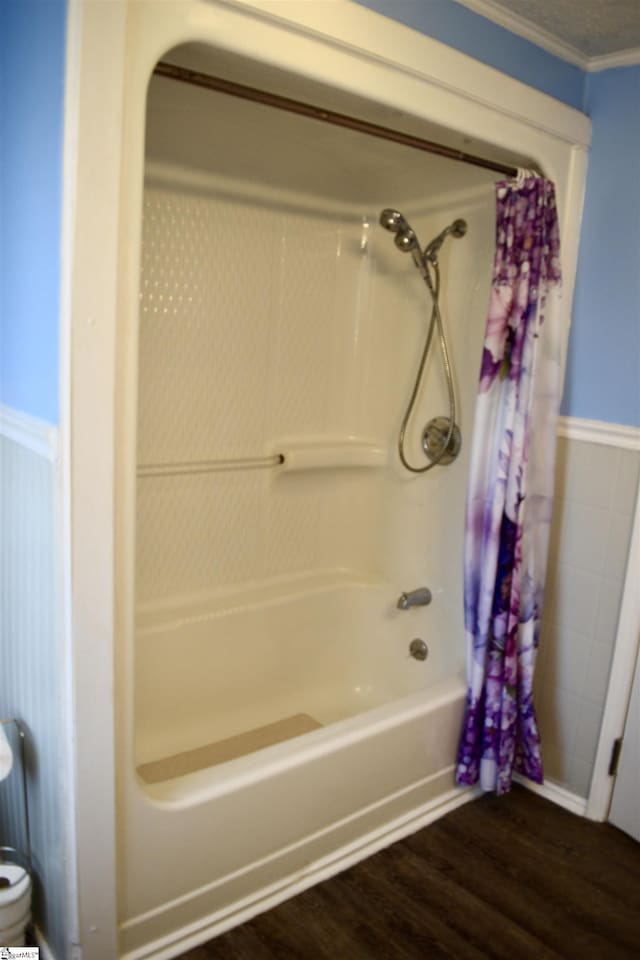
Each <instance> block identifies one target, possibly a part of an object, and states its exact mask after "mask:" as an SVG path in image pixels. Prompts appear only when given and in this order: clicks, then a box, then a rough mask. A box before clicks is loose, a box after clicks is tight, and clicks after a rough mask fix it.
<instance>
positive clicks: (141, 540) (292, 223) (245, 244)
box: [137, 185, 376, 602]
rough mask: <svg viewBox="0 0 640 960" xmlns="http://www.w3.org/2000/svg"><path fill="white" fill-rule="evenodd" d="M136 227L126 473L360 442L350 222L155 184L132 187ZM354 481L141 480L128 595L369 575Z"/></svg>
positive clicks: (359, 270) (362, 504)
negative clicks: (137, 270) (137, 201)
mask: <svg viewBox="0 0 640 960" xmlns="http://www.w3.org/2000/svg"><path fill="white" fill-rule="evenodd" d="M236 193H237V191H236ZM143 231H144V232H143V252H142V279H141V294H140V301H141V311H140V377H139V381H140V386H139V421H138V457H139V462H140V463H141V464H149V463H168V462H174V461H180V462H184V461H187V462H191V461H199V460H210V459H229V458H236V457H260V456H264V455H269V454H273V453H278V452H280V451H281V449H282V448H283V445H284V446H286V443H287V442H288V441H290V440H292V439H293V440H295V441H306V442H309V441H314V440H318V439H323V438H328V437H329V438H334V437H343V436H345V435H349V434H358V433H359V431H360V430H361V426H362V423H361V419H362V418H361V416H360V413H359V410H360V408H361V405H360V404H359V399H360V391H361V389H362V387H361V378H360V373H359V371H360V369H361V367H362V358H361V356H360V354H361V345H360V325H361V323H362V315H363V313H364V312H365V307H366V304H367V297H368V290H369V288H368V282H369V281H368V277H369V264H368V257H367V252H366V245H365V246H363V244H362V242H361V233H362V226H361V224H360V223H359V222H358V221H355V222H354V221H351V222H350V221H348V220H344V219H340V218H337V217H334V218H331V217H330V216H323V215H320V214H316V213H313V212H308V211H305V212H303V211H302V210H300V212H296V211H295V210H293V209H291V208H290V207H289V208H284V207H279V206H277V205H275V204H273V202H271V204H270V203H268V202H267V199H265V200H264V202H261V203H251V204H249V203H246V204H241V203H239V202H238V201H237V200H236V199H233V198H229V197H228V196H226V197H225V196H224V195H220V194H219V195H216V196H211V195H206V194H203V193H202V192H200V193H197V192H195V191H193V190H185V189H179V188H177V187H176V186H175V185H173V186H171V187H169V186H167V185H164V186H163V187H157V186H156V187H152V188H149V189H148V190H147V192H146V196H145V210H144V222H143ZM283 452H286V450H284V451H283ZM363 478H364V482H362V481H363ZM359 480H360V483H359V486H358V492H357V493H356V494H355V496H354V489H353V487H354V482H353V477H352V476H351V475H350V472H349V471H335V470H323V471H307V472H304V473H301V474H295V475H293V474H292V475H284V474H282V475H278V473H277V470H274V469H273V468H271V469H266V470H264V469H263V470H234V471H233V472H230V473H208V474H201V475H198V476H179V477H152V478H144V479H140V480H139V482H138V521H137V593H138V600H139V601H142V602H149V601H153V600H154V599H157V598H160V597H162V598H165V597H167V596H185V595H189V594H199V593H202V592H206V591H208V590H211V589H215V588H217V587H220V586H224V585H225V584H231V583H238V582H245V581H254V580H259V579H262V578H265V577H270V576H274V575H283V574H287V573H293V572H296V573H298V572H301V571H313V570H325V569H335V568H349V569H354V568H355V569H362V568H365V569H369V568H370V567H371V562H370V560H369V559H368V558H369V557H370V556H371V553H372V536H373V535H372V532H371V522H370V518H371V515H372V512H373V510H374V509H375V496H376V495H375V481H373V480H372V479H371V478H368V477H365V476H364V474H363V473H362V472H360V473H359Z"/></svg>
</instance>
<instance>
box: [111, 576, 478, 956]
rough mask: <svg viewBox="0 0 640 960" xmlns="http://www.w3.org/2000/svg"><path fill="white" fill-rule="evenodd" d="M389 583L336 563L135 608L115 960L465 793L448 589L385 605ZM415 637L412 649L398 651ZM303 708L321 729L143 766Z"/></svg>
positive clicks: (171, 937) (203, 933)
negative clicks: (219, 758) (422, 651)
mask: <svg viewBox="0 0 640 960" xmlns="http://www.w3.org/2000/svg"><path fill="white" fill-rule="evenodd" d="M399 593H400V589H399V587H398V586H396V585H395V584H389V583H381V582H377V583H376V582H367V581H363V580H361V579H360V580H358V579H355V578H353V577H350V576H349V574H348V573H342V574H341V575H340V576H339V577H338V576H337V575H336V573H335V572H333V573H332V574H331V575H328V574H327V575H326V576H324V577H321V576H317V575H316V576H314V577H304V576H300V577H298V578H294V579H293V580H292V581H290V582H289V583H287V584H284V583H283V582H281V581H279V582H276V583H273V584H270V585H269V587H266V586H263V587H262V589H256V591H255V592H254V593H252V592H251V591H250V590H247V589H246V588H244V589H243V591H242V593H240V592H239V591H238V593H237V594H236V595H235V596H233V595H229V594H227V595H226V596H224V597H222V596H220V597H217V598H216V600H215V602H214V601H212V600H211V598H209V599H208V600H207V602H206V603H205V602H203V603H202V604H201V605H200V607H198V606H197V605H195V604H193V603H192V604H191V605H190V608H189V610H188V611H186V610H185V609H176V608H175V607H168V606H167V607H164V608H159V609H158V608H157V609H154V610H146V611H141V613H140V615H139V623H138V642H137V647H138V655H137V661H136V676H137V677H138V678H139V682H138V684H137V686H136V697H135V709H136V729H137V737H136V745H135V762H136V769H137V771H138V772H137V774H136V783H135V791H134V795H133V796H132V798H131V801H130V806H131V808H132V812H133V816H132V818H131V819H130V821H129V824H130V826H129V831H128V834H127V843H126V846H124V845H123V850H122V858H123V863H122V866H123V868H124V869H123V871H122V881H121V897H122V900H121V910H122V912H123V913H124V914H125V919H124V922H123V923H122V924H121V928H120V935H121V945H122V951H123V954H124V956H125V957H127V958H130V960H133V958H142V957H170V956H173V955H175V954H177V953H179V952H181V951H183V950H185V949H187V948H188V947H189V946H191V945H195V944H197V943H200V942H203V941H204V940H206V939H208V938H209V937H211V936H214V935H216V934H219V933H221V932H223V931H224V930H225V929H228V928H229V927H231V926H234V925H235V924H237V923H240V922H242V921H243V920H245V919H247V918H249V917H251V916H253V915H254V914H256V913H258V912H260V911H262V910H265V909H267V908H269V907H270V906H272V905H274V904H275V903H278V902H279V901H281V900H282V899H285V898H287V897H289V896H291V895H293V894H295V893H296V892H299V891H300V890H303V889H305V888H306V887H307V886H310V885H311V884H313V883H316V882H318V881H319V880H322V879H323V878H326V877H327V876H330V875H332V874H333V873H335V872H338V871H339V870H342V869H344V868H345V867H347V866H349V865H350V864H352V863H354V862H356V861H357V860H359V859H361V858H362V857H364V856H367V855H369V854H371V853H373V852H374V851H375V850H377V849H380V848H381V847H383V846H385V845H387V844H389V843H391V842H393V841H394V840H395V839H398V838H400V837H401V836H403V835H406V834H408V833H410V832H413V831H414V830H416V829H418V828H419V827H420V826H422V825H425V824H427V823H428V822H430V820H432V819H433V818H435V817H436V816H438V815H440V814H441V813H442V812H443V810H448V809H451V808H453V807H454V806H456V805H457V804H458V803H461V802H464V801H465V800H466V799H469V798H470V796H471V795H472V794H471V793H470V791H465V790H460V789H458V788H455V787H454V782H453V760H454V757H455V753H456V747H457V737H458V732H459V729H460V723H461V719H462V709H463V703H464V695H465V684H464V680H463V677H462V673H461V663H460V662H459V653H458V652H457V651H459V645H458V644H452V643H451V642H450V640H449V637H450V636H451V631H450V625H449V628H448V627H447V623H446V619H447V604H446V595H445V594H444V592H440V593H439V592H437V591H436V593H435V596H434V600H433V601H432V603H431V604H430V605H429V606H428V607H424V608H412V609H409V610H399V609H398V608H397V606H396V603H397V599H398V596H399ZM415 637H420V638H422V639H423V640H424V641H425V642H426V643H427V645H428V649H429V655H428V657H427V659H426V660H425V661H418V660H415V659H414V658H412V657H411V656H410V655H409V650H408V647H409V643H410V641H411V640H412V639H414V638H415ZM300 639H302V642H299V641H300ZM176 651H179V653H177V652H176ZM301 714H304V715H308V716H311V717H312V718H313V719H314V720H315V721H316V722H317V723H318V724H319V725H318V726H317V727H316V728H315V729H312V730H310V731H309V732H304V733H301V734H299V735H294V734H292V735H291V736H290V737H289V738H288V739H285V740H283V741H281V742H278V743H274V744H273V745H270V746H267V747H264V748H262V749H260V750H259V751H253V752H247V753H245V754H244V755H238V756H236V757H234V758H233V759H228V760H226V762H218V763H214V764H213V765H211V766H207V767H204V768H202V769H196V770H193V771H191V772H187V773H183V774H182V775H178V776H174V777H170V778H168V779H164V780H162V779H158V777H157V776H155V777H154V776H152V777H151V780H152V781H153V782H146V781H145V779H144V778H143V777H142V776H141V775H140V771H141V770H144V769H145V765H147V766H150V767H153V763H154V761H158V760H159V759H160V760H162V759H163V758H166V757H167V756H168V755H170V754H174V755H178V754H180V753H181V752H182V753H188V752H189V751H191V750H193V749H194V748H198V747H201V746H202V745H203V744H206V743H209V742H211V741H215V742H220V741H222V742H229V741H230V740H232V739H233V738H238V737H240V739H241V735H242V734H243V733H246V731H247V730H250V729H256V728H262V727H263V726H265V725H271V724H274V723H277V722H278V721H281V720H282V719H283V717H290V716H296V715H301Z"/></svg>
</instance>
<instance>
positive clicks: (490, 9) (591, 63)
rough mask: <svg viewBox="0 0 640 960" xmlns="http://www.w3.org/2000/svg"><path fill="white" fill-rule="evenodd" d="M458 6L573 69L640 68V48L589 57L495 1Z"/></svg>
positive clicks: (458, 0)
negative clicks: (465, 8) (572, 66)
mask: <svg viewBox="0 0 640 960" xmlns="http://www.w3.org/2000/svg"><path fill="white" fill-rule="evenodd" d="M455 3H459V4H460V5H461V6H463V7H467V9H468V10H472V11H473V13H477V14H478V15H479V16H481V17H484V18H485V19H486V20H491V21H492V22H493V23H495V24H497V25H498V26H499V27H504V28H505V30H509V31H510V32H511V33H515V34H516V36H518V37H522V39H523V40H529V42H530V43H535V45H536V46H537V47H541V48H542V49H543V50H546V51H547V53H551V54H553V55H554V56H555V57H559V58H560V59H561V60H564V61H565V62H566V63H572V64H573V65H574V66H576V67H580V69H581V70H584V71H585V72H586V73H598V72H599V71H600V70H611V69H613V68H615V67H635V66H638V65H639V64H640V47H632V48H630V49H628V50H619V51H617V52H616V53H605V54H603V55H602V56H595V57H590V56H589V55H588V54H586V53H583V51H582V50H579V49H578V47H574V46H573V44H570V43H566V42H565V41H564V40H559V39H558V38H557V37H554V35H553V34H552V33H549V31H548V30H544V29H543V28H542V27H537V26H536V25H535V24H534V23H532V22H531V21H530V20H527V19H526V18H525V17H521V16H520V15H519V14H517V13H513V12H512V11H510V10H505V8H504V7H503V6H501V5H499V4H497V3H494V2H493V0H455Z"/></svg>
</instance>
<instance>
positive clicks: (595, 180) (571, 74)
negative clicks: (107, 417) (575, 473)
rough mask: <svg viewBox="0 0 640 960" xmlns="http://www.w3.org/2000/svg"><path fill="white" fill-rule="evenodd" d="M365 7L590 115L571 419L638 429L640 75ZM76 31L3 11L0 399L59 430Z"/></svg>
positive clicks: (407, 3)
mask: <svg viewBox="0 0 640 960" xmlns="http://www.w3.org/2000/svg"><path fill="white" fill-rule="evenodd" d="M358 2H360V3H361V4H362V5H363V6H366V7H369V8H370V9H372V10H375V11H377V12H379V13H382V14H384V15H386V16H388V17H391V18H392V19H395V20H398V21H400V22H402V23H405V24H406V25H408V26H410V27H412V28H413V29H416V30H419V31H421V32H422V33H425V34H427V35H429V36H432V37H434V38H436V39H438V40H440V41H442V42H444V43H447V44H449V45H450V46H452V47H455V48H457V49H459V50H461V51H462V52H464V53H467V54H469V55H470V56H473V57H475V58H476V59H477V60H480V61H482V62H484V63H487V64H489V65H490V66H493V67H495V68H497V69H499V70H502V71H503V72H504V73H506V74H508V75H509V76H512V77H515V78H517V79H519V80H522V81H523V82H525V83H528V84H530V85H531V86H534V87H536V88H538V89H540V90H543V91H544V92H546V93H549V94H551V95H552V96H554V97H556V98H558V99H559V100H562V101H564V102H565V103H568V104H570V105H571V106H575V107H578V108H579V109H583V108H584V107H585V106H586V109H587V112H588V113H590V114H591V116H592V119H593V151H592V157H591V161H590V169H589V176H588V182H587V198H586V207H585V217H584V225H583V231H582V238H581V253H580V262H579V266H578V278H577V287H576V301H575V310H574V320H573V328H572V334H571V341H570V348H569V358H568V367H567V381H566V389H565V396H564V400H563V407H562V410H563V413H565V414H567V415H571V416H577V417H586V418H590V419H598V420H608V421H611V422H618V423H625V424H631V425H640V397H639V390H640V386H639V380H640V360H639V359H638V358H639V357H640V279H639V276H640V268H639V266H638V264H639V262H640V235H639V234H640V190H639V188H638V186H637V175H636V171H637V169H638V167H639V166H640V123H639V122H638V106H637V105H638V103H640V68H638V67H628V68H622V69H618V70H609V71H606V72H603V73H599V74H593V75H591V76H589V77H588V78H587V77H586V76H585V74H584V73H583V72H582V71H580V70H579V69H578V68H577V67H574V66H571V65H569V64H566V63H564V62H563V61H561V60H559V59H558V58H556V57H553V56H551V55H550V54H547V53H546V52H545V51H543V50H541V49H540V48H538V47H536V46H535V45H533V44H531V43H528V42H527V41H525V40H522V39H520V38H519V37H516V36H514V35H513V34H511V33H509V32H508V31H506V30H504V29H502V28H501V27H498V26H496V25H495V24H492V23H490V22H489V21H487V20H485V19H484V18H483V17H480V16H478V15H477V14H474V13H472V12H471V11H470V10H467V9H466V8H465V7H463V6H461V5H460V4H458V3H455V2H454V0H358ZM65 21H66V0H1V2H0V64H1V66H0V71H1V72H0V80H1V84H2V87H1V89H2V112H1V114H0V143H1V144H2V216H1V217H0V245H1V247H0V248H1V257H0V261H1V268H0V269H2V278H1V280H2V282H1V285H0V402H2V403H6V404H8V405H9V406H12V407H14V408H16V409H19V410H23V411H25V412H27V413H30V414H32V415H34V416H37V417H41V418H42V419H45V420H48V421H50V422H53V423H56V422H57V420H58V387H59V374H58V368H59V361H58V353H59V346H58V340H59V300H60V229H61V223H60V216H61V195H62V140H63V119H64V117H63V109H64V55H65V26H66V24H65ZM602 238H604V242H603V239H602Z"/></svg>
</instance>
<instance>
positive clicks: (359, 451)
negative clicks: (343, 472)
mask: <svg viewBox="0 0 640 960" xmlns="http://www.w3.org/2000/svg"><path fill="white" fill-rule="evenodd" d="M274 446H275V447H276V449H278V447H279V448H280V449H281V450H282V449H284V450H285V452H284V453H273V454H267V455H266V456H264V457H234V458H229V459H227V460H222V459H221V460H193V461H188V460H186V461H174V462H167V463H141V464H139V465H138V476H139V477H175V476H183V475H188V474H197V473H219V472H221V471H224V470H258V469H263V468H265V467H282V470H283V471H286V472H287V473H289V472H296V473H298V472H301V471H306V470H328V469H350V468H354V467H384V466H386V464H387V461H388V455H387V450H386V448H385V447H383V446H380V445H378V444H376V443H374V442H371V441H369V440H361V439H360V438H359V437H345V438H343V437H338V438H329V439H322V440H306V439H303V440H301V439H298V438H295V437H294V438H291V437H286V438H282V437H280V438H278V439H276V441H275V442H274Z"/></svg>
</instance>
